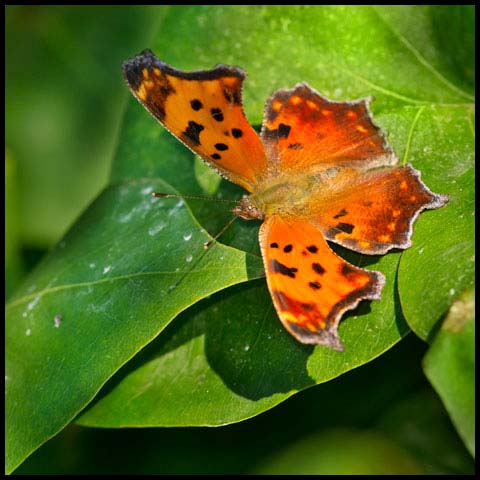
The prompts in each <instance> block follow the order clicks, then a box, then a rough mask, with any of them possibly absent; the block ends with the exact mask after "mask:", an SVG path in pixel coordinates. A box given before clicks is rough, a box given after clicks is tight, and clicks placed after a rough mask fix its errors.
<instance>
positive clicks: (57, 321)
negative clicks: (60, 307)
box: [53, 313, 63, 328]
mask: <svg viewBox="0 0 480 480" xmlns="http://www.w3.org/2000/svg"><path fill="white" fill-rule="evenodd" d="M62 320H63V317H62V315H60V314H59V313H58V314H57V315H55V316H54V317H53V324H54V326H55V328H58V327H59V326H60V324H61V323H62Z"/></svg>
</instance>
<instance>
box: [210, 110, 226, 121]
mask: <svg viewBox="0 0 480 480" xmlns="http://www.w3.org/2000/svg"><path fill="white" fill-rule="evenodd" d="M210 113H211V114H212V117H213V118H214V119H215V120H216V121H217V122H223V113H222V111H221V110H220V109H219V108H212V109H211V110H210Z"/></svg>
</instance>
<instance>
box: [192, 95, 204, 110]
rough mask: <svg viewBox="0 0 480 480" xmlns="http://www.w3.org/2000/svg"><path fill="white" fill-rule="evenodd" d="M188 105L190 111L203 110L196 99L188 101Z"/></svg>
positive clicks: (200, 103)
mask: <svg viewBox="0 0 480 480" xmlns="http://www.w3.org/2000/svg"><path fill="white" fill-rule="evenodd" d="M190 105H191V107H192V109H193V110H195V111H198V110H200V109H201V108H203V103H202V102H201V101H200V100H199V99H198V98H194V99H193V100H190Z"/></svg>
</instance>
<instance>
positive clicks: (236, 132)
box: [232, 128, 243, 138]
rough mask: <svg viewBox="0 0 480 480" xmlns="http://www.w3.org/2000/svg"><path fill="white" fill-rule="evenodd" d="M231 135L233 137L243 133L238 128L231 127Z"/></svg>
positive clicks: (238, 136)
mask: <svg viewBox="0 0 480 480" xmlns="http://www.w3.org/2000/svg"><path fill="white" fill-rule="evenodd" d="M232 135H233V136H234V138H240V137H241V136H242V135H243V132H242V131H241V130H240V129H239V128H232Z"/></svg>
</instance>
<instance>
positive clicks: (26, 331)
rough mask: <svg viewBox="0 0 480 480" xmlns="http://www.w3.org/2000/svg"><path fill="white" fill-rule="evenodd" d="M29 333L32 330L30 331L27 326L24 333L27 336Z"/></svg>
mask: <svg viewBox="0 0 480 480" xmlns="http://www.w3.org/2000/svg"><path fill="white" fill-rule="evenodd" d="M31 334H32V331H31V330H30V329H29V328H27V329H26V330H25V335H26V336H27V337H29V336H30V335H31Z"/></svg>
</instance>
